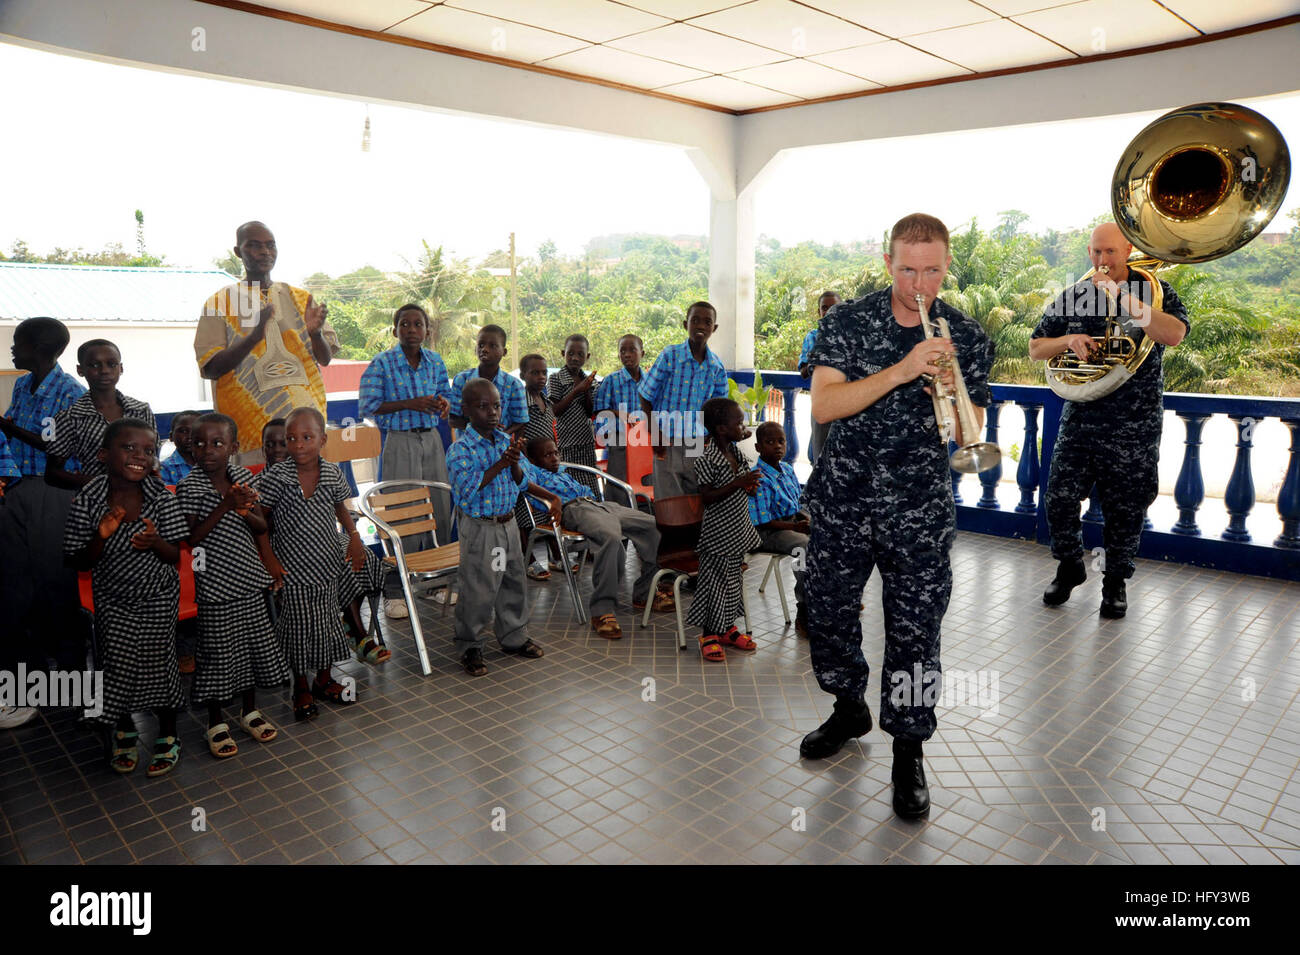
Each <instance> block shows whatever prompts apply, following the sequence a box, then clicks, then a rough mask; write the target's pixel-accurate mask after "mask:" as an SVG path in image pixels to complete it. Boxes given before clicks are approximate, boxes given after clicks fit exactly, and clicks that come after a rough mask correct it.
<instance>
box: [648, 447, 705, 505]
mask: <svg viewBox="0 0 1300 955" xmlns="http://www.w3.org/2000/svg"><path fill="white" fill-rule="evenodd" d="M695 460H696V458H695V457H694V456H690V455H687V453H686V448H685V446H684V445H681V444H672V445H669V446H668V449H667V452H666V453H665V454H664V456H663V457H662V458H655V470H654V475H655V481H654V485H655V500H656V501H657V500H659V499H661V498H665V497H678V496H679V495H682V494H695V493H696V492H697V491H698V490H699V486H698V485H697V484H696V483H695Z"/></svg>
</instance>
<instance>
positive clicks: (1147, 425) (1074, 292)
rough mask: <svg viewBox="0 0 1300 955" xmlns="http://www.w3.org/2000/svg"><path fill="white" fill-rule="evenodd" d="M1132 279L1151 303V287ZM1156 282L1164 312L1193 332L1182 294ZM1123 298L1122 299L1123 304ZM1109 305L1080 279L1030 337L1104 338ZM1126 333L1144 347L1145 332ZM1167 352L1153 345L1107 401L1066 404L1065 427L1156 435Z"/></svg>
mask: <svg viewBox="0 0 1300 955" xmlns="http://www.w3.org/2000/svg"><path fill="white" fill-rule="evenodd" d="M1129 279H1130V280H1131V281H1133V282H1134V285H1133V286H1131V287H1133V288H1137V289H1140V294H1141V296H1142V301H1143V302H1145V303H1146V304H1148V305H1149V304H1151V283H1149V282H1147V281H1146V280H1144V279H1142V278H1140V277H1139V276H1138V274H1137V273H1136V272H1134V271H1132V270H1130V272H1129ZM1156 281H1158V282H1160V289H1161V293H1162V294H1163V300H1162V301H1161V303H1160V311H1162V312H1167V313H1169V314H1170V315H1172V316H1174V317H1175V318H1177V319H1178V320H1179V321H1181V322H1182V323H1183V324H1184V325H1187V326H1188V327H1189V328H1190V327H1191V326H1190V324H1189V323H1188V321H1187V309H1186V307H1185V306H1184V305H1183V303H1182V302H1181V301H1179V299H1178V293H1177V292H1175V291H1174V290H1173V288H1172V287H1171V286H1170V285H1169V283H1168V282H1165V281H1163V280H1161V279H1157V280H1156ZM1124 284H1125V285H1127V284H1128V283H1124ZM1125 300H1126V299H1125V298H1123V297H1121V302H1123V301H1125ZM1108 304H1109V303H1108V300H1107V298H1106V295H1105V293H1104V292H1103V291H1102V290H1101V289H1099V288H1097V286H1095V285H1093V284H1092V280H1091V279H1081V280H1080V281H1078V282H1076V283H1075V284H1074V285H1071V286H1070V287H1069V288H1067V289H1065V290H1064V291H1063V292H1061V294H1060V295H1058V296H1057V297H1056V299H1055V300H1054V301H1053V302H1052V303H1051V304H1050V305H1048V306H1047V310H1046V311H1045V312H1044V313H1043V318H1042V320H1041V321H1040V322H1039V323H1038V327H1037V328H1035V329H1034V334H1033V336H1032V337H1033V338H1060V337H1061V336H1062V335H1094V336H1100V335H1101V334H1103V333H1104V332H1105V330H1106V314H1107V306H1108ZM1127 318H1128V311H1127V310H1126V309H1124V308H1123V307H1122V306H1121V308H1120V320H1121V322H1122V321H1124V320H1125V319H1127ZM1125 332H1126V334H1128V335H1129V337H1131V338H1132V339H1133V343H1134V345H1135V346H1137V345H1141V344H1142V339H1143V338H1144V337H1145V336H1144V334H1143V332H1142V329H1140V328H1137V327H1136V326H1133V325H1129V326H1128V327H1127V328H1126V330H1125ZM1164 351H1165V346H1164V345H1155V346H1153V347H1152V349H1151V354H1149V355H1147V358H1146V361H1144V362H1143V363H1142V367H1141V368H1139V369H1138V370H1137V374H1135V375H1134V376H1133V377H1132V378H1130V379H1129V380H1128V381H1127V382H1126V383H1124V384H1123V385H1121V386H1120V387H1119V388H1117V389H1115V390H1114V391H1112V392H1111V393H1110V394H1108V395H1106V396H1105V397H1104V398H1098V399H1097V400H1095V401H1067V402H1066V403H1065V408H1064V410H1062V412H1061V426H1062V427H1065V426H1066V425H1067V424H1070V425H1071V427H1074V428H1080V427H1082V428H1086V429H1090V430H1103V431H1113V430H1116V429H1119V428H1136V429H1137V430H1139V431H1141V432H1142V433H1143V434H1145V435H1148V436H1149V435H1151V434H1154V435H1156V436H1158V435H1159V434H1160V425H1161V422H1162V418H1163V414H1164V398H1163V394H1164V370H1163V368H1162V367H1161V359H1162V357H1163V355H1164Z"/></svg>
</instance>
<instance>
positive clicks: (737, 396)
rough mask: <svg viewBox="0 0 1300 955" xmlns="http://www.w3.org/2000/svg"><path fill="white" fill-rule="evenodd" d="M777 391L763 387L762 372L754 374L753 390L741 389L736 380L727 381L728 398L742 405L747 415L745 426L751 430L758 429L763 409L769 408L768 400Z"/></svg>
mask: <svg viewBox="0 0 1300 955" xmlns="http://www.w3.org/2000/svg"><path fill="white" fill-rule="evenodd" d="M775 390H776V389H775V388H767V387H764V386H763V373H762V372H761V371H756V372H754V386H753V387H752V388H744V387H741V386H740V385H739V384H737V383H736V381H735V379H734V378H728V379H727V397H728V398H730V399H731V400H732V401H734V402H735V403H736V404H738V405H740V410H741V411H743V412H744V413H745V426H746V427H748V428H751V429H753V428H756V427H758V423H759V422H760V421H761V420H762V416H763V409H764V408H766V407H767V399H768V397H769V396H770V395H771V394H772V392H773V391H775Z"/></svg>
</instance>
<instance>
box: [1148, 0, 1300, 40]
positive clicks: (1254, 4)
mask: <svg viewBox="0 0 1300 955" xmlns="http://www.w3.org/2000/svg"><path fill="white" fill-rule="evenodd" d="M1164 5H1165V6H1167V7H1168V8H1169V9H1170V10H1172V11H1174V13H1176V14H1178V15H1179V16H1180V17H1183V18H1184V19H1185V20H1187V22H1189V23H1190V24H1191V25H1192V26H1194V27H1196V28H1197V29H1198V30H1203V31H1204V32H1206V33H1217V32H1218V31H1220V30H1231V29H1233V28H1234V27H1242V26H1247V25H1249V24H1251V23H1263V22H1264V21H1265V20H1276V19H1277V18H1278V17H1287V16H1291V15H1292V14H1293V13H1300V0H1231V2H1225V0H1164Z"/></svg>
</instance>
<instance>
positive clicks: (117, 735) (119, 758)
mask: <svg viewBox="0 0 1300 955" xmlns="http://www.w3.org/2000/svg"><path fill="white" fill-rule="evenodd" d="M139 739H140V734H139V733H123V732H122V731H121V730H116V731H115V732H114V733H113V743H114V746H113V755H112V756H110V757H109V759H108V765H109V766H111V767H112V768H113V771H114V772H117V773H122V774H123V775H125V774H127V773H133V772H135V768H136V766H138V765H139V764H140V747H139V744H138V741H139ZM127 743H130V745H129V746H128V745H125V744H127Z"/></svg>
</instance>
